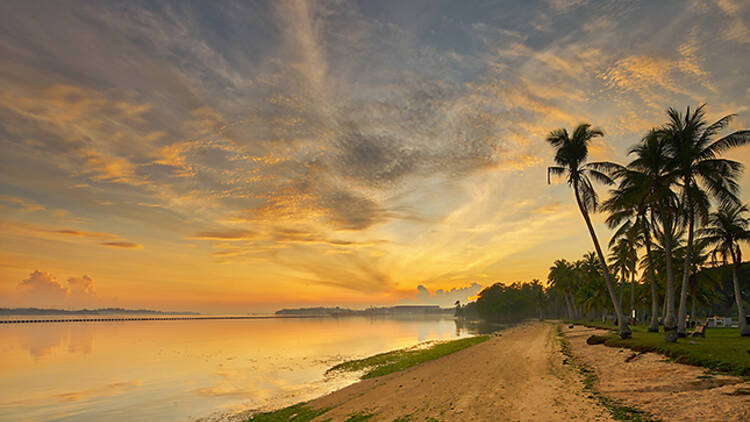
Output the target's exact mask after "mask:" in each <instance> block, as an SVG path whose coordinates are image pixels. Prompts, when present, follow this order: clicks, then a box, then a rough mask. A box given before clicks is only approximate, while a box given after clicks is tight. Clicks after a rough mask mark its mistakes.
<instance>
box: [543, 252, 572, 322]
mask: <svg viewBox="0 0 750 422" xmlns="http://www.w3.org/2000/svg"><path fill="white" fill-rule="evenodd" d="M574 277H575V276H574V274H573V265H572V264H571V263H569V262H568V261H566V260H564V259H558V260H557V261H555V263H554V264H553V265H552V267H550V269H549V275H548V276H547V280H549V283H550V287H551V288H553V289H555V290H557V291H558V292H559V293H560V294H561V295H562V297H563V300H564V301H565V307H566V309H567V311H568V318H569V319H570V320H573V319H575V313H574V312H573V306H574V305H575V302H574V300H573V289H574V283H575V279H574Z"/></svg>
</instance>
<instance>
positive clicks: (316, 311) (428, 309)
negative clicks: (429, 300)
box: [276, 305, 455, 317]
mask: <svg viewBox="0 0 750 422" xmlns="http://www.w3.org/2000/svg"><path fill="white" fill-rule="evenodd" d="M454 312H455V310H454V308H441V307H440V306H438V305H398V306H386V307H370V308H367V309H362V310H356V309H349V308H341V307H339V306H337V307H335V308H324V307H317V308H294V309H281V310H279V311H276V315H279V316H289V315H295V316H333V317H342V316H363V315H364V316H385V315H399V316H402V315H453V313H454Z"/></svg>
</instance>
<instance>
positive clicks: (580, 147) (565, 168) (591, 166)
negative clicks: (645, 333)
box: [547, 123, 631, 339]
mask: <svg viewBox="0 0 750 422" xmlns="http://www.w3.org/2000/svg"><path fill="white" fill-rule="evenodd" d="M603 135H604V133H603V132H602V131H601V130H600V129H595V128H592V127H591V125H590V124H588V123H584V124H581V125H578V127H577V128H576V129H575V130H574V131H573V134H572V136H570V135H569V134H568V131H567V130H566V129H557V130H554V131H552V132H550V134H549V136H548V137H547V142H549V143H550V144H551V145H552V147H553V148H555V150H556V151H555V163H556V164H557V165H556V166H552V167H549V168H548V169H547V178H548V183H549V176H550V175H556V176H562V175H565V174H567V179H568V184H569V185H570V186H571V187H572V188H573V193H574V194H575V198H576V202H577V203H578V209H579V210H580V211H581V215H582V216H583V220H584V221H585V222H586V227H587V228H588V231H589V234H590V235H591V240H592V242H593V243H594V249H595V250H596V254H597V256H598V258H599V262H600V264H601V266H602V271H603V272H604V279H605V282H606V284H607V290H608V292H609V296H610V299H611V300H612V304H613V305H614V309H615V314H616V315H617V321H618V324H619V334H620V337H622V338H624V339H625V338H630V335H631V333H630V328H629V327H628V323H627V321H625V318H624V316H623V314H622V308H621V307H620V304H619V302H618V301H617V298H616V297H615V290H614V287H613V286H612V275H611V274H610V273H609V268H608V267H607V261H606V260H605V258H604V253H603V252H602V248H601V246H600V245H599V239H598V238H597V237H596V232H595V231H594V226H593V225H592V224H591V218H590V217H589V212H595V211H596V208H597V206H598V203H599V200H598V197H597V194H596V191H595V190H594V186H593V185H592V184H591V179H594V180H596V181H599V182H601V183H604V184H607V185H611V184H613V183H614V181H613V180H612V178H611V177H610V176H608V175H607V174H606V173H605V172H611V171H614V170H615V169H616V168H617V167H618V166H617V165H616V164H613V163H606V162H587V161H588V147H589V143H591V140H592V139H593V138H596V137H600V136H603Z"/></svg>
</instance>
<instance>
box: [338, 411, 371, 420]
mask: <svg viewBox="0 0 750 422" xmlns="http://www.w3.org/2000/svg"><path fill="white" fill-rule="evenodd" d="M373 416H375V414H374V413H367V412H358V413H354V414H352V415H349V417H348V418H346V421H344V422H364V421H369V420H370V418H372V417H373Z"/></svg>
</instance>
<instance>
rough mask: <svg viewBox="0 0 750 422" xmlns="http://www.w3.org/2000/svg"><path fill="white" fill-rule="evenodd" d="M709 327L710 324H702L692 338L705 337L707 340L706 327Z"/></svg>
mask: <svg viewBox="0 0 750 422" xmlns="http://www.w3.org/2000/svg"><path fill="white" fill-rule="evenodd" d="M707 326H708V324H701V325H699V326H698V327H697V328H696V329H695V331H693V333H692V334H691V336H693V337H703V338H706V327H707Z"/></svg>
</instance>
